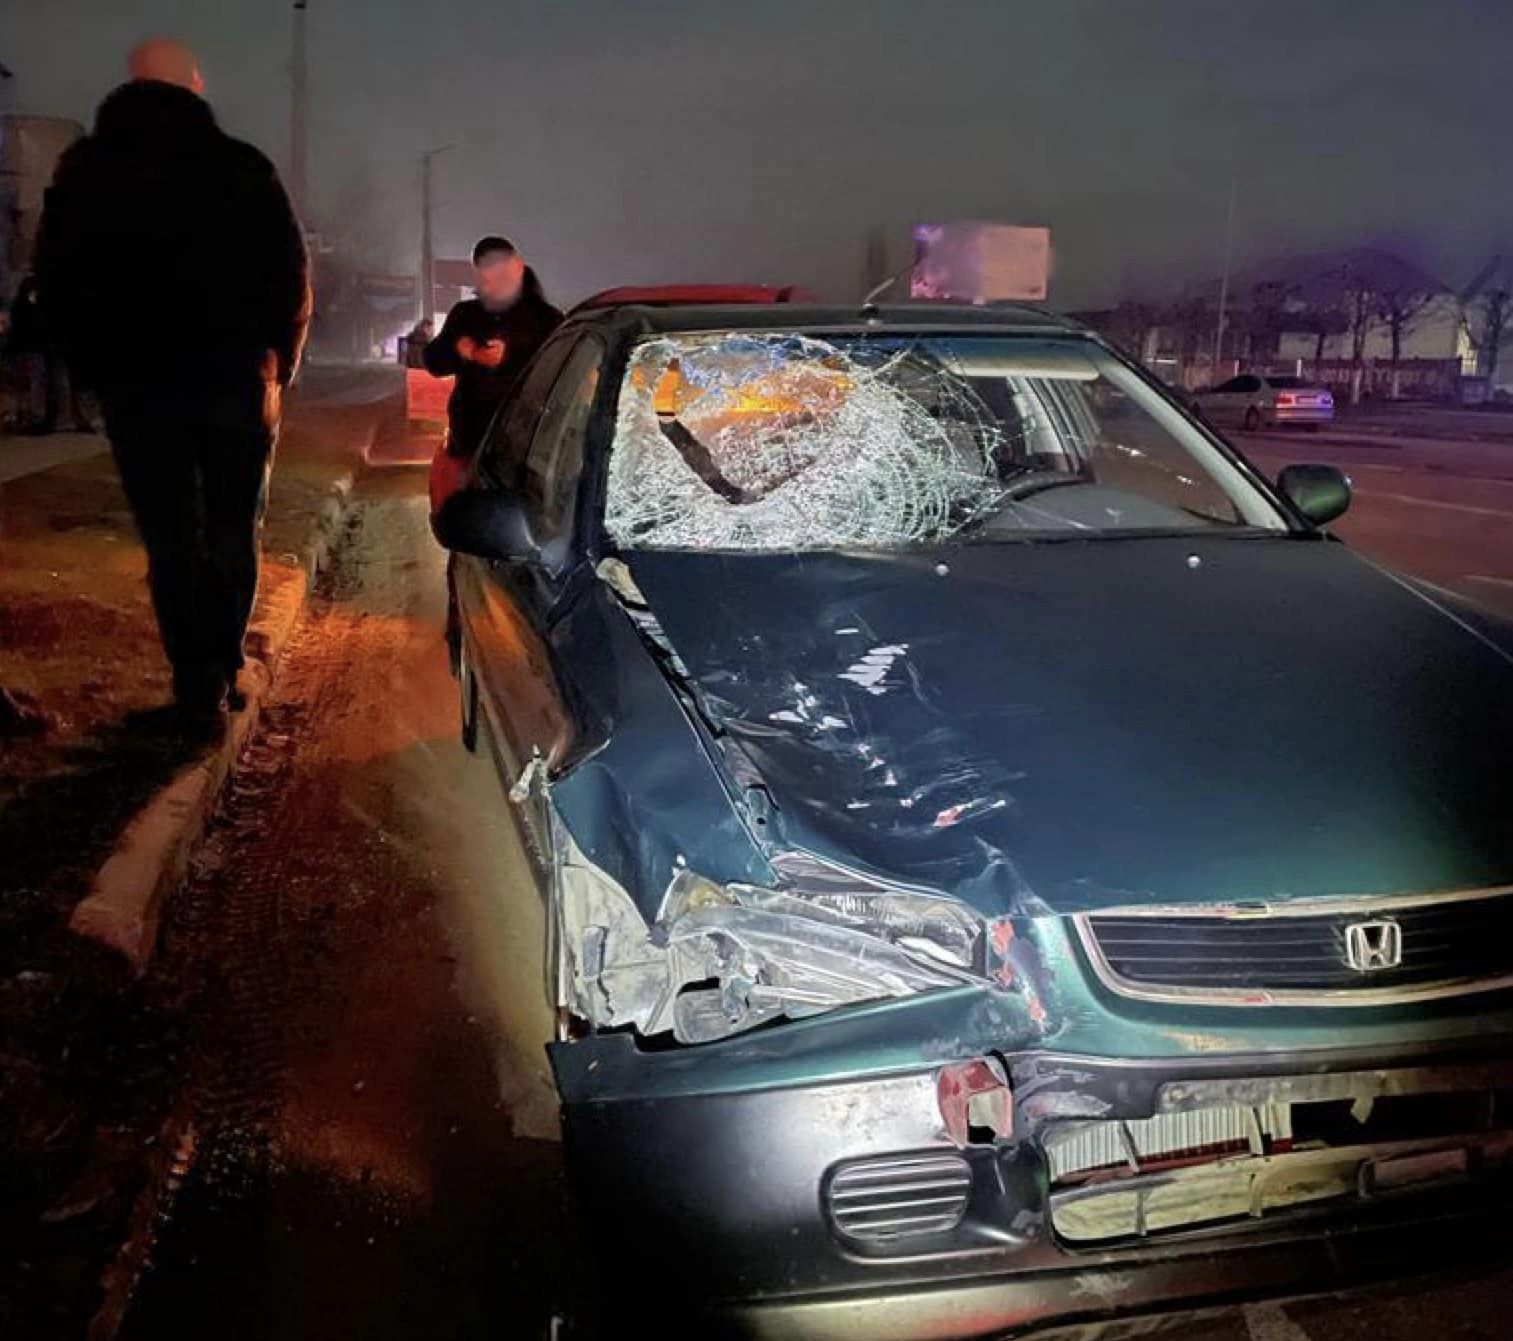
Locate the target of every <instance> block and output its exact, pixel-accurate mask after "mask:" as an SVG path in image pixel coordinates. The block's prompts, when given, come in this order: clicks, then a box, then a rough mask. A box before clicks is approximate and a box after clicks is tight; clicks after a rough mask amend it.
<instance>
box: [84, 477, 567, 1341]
mask: <svg viewBox="0 0 1513 1341" xmlns="http://www.w3.org/2000/svg"><path fill="white" fill-rule="evenodd" d="M417 479H418V477H412V478H411V479H410V481H409V482H408V484H406V483H405V482H404V481H403V480H402V479H389V480H382V479H381V480H379V481H377V482H375V481H374V480H372V479H371V478H370V479H368V480H366V481H365V482H364V484H363V486H362V488H361V489H360V491H359V495H358V497H357V499H356V501H355V505H354V508H353V512H352V515H351V518H350V520H349V522H348V527H347V530H346V532H345V534H344V535H343V537H342V540H341V543H340V544H339V546H338V547H337V550H336V554H335V562H334V563H333V564H332V566H331V568H330V570H329V573H328V575H327V577H326V578H324V579H323V580H322V582H321V584H320V585H319V586H318V587H317V589H316V591H315V592H314V593H313V595H312V600H311V603H310V605H309V607H308V609H307V611H306V615H305V618H304V620H303V622H302V624H301V626H300V628H299V630H298V631H297V632H296V634H295V636H294V638H293V639H292V640H291V642H290V644H289V647H288V649H287V651H286V653H285V656H284V660H283V663H282V665H281V667H280V671H279V676H278V678H277V680H276V682H275V685H274V687H273V689H272V691H271V692H270V696H269V699H268V701H267V703H266V705H265V707H264V710H263V716H262V719H261V721H260V722H259V725H258V730H257V731H256V732H255V733H254V736H253V739H252V740H251V742H250V743H249V746H248V749H247V751H246V752H245V753H244V755H243V759H242V763H241V767H240V769H239V771H238V773H237V775H236V779H235V782H234V784H233V786H232V788H231V790H230V791H229V792H228V795H227V798H226V801H225V803H224V806H223V808H222V811H221V813H220V815H219V816H218V817H217V819H216V821H215V823H214V825H213V828H212V831H211V833H210V836H209V838H208V839H207V842H206V845H205V847H204V848H203V849H202V853H201V855H200V857H199V859H198V860H197V862H196V865H195V868H194V870H193V872H192V875H191V878H190V881H189V882H188V884H187V885H186V888H185V889H184V891H183V892H182V894H181V896H180V897H179V898H178V899H177V900H176V901H175V904H174V907H173V909H172V913H171V919H170V922H169V926H168V928H167V935H166V941H165V947H164V953H163V955H162V956H161V961H160V962H161V965H162V967H161V970H160V971H161V972H162V973H163V974H164V975H165V976H166V977H167V978H169V979H171V980H174V981H176V982H177V983H179V984H184V983H188V984H190V987H189V988H188V989H185V988H183V987H180V988H179V991H180V993H181V994H186V990H187V995H189V996H190V998H191V1000H192V1001H193V1003H194V1004H193V1005H192V1006H191V1011H192V1012H193V1013H194V1014H195V1016H196V1020H195V1027H194V1028H193V1029H192V1031H191V1033H192V1044H191V1047H190V1050H189V1051H190V1056H191V1062H190V1066H189V1078H188V1081H187V1083H186V1085H185V1088H184V1096H183V1099H182V1101H181V1103H180V1105H179V1109H178V1112H177V1114H176V1116H175V1119H174V1121H173V1123H171V1124H170V1127H171V1129H170V1131H169V1132H168V1133H166V1134H165V1137H164V1138H163V1139H161V1140H160V1142H159V1146H160V1148H161V1149H162V1151H163V1154H162V1155H161V1156H160V1161H161V1167H160V1171H159V1177H158V1178H157V1179H156V1180H155V1196H154V1199H153V1200H152V1201H151V1202H150V1203H144V1204H143V1205H142V1207H140V1208H139V1209H140V1214H139V1216H138V1221H137V1225H138V1232H137V1233H136V1234H135V1235H134V1237H133V1242H132V1245H131V1247H130V1249H129V1250H128V1252H127V1253H126V1254H124V1255H123V1257H122V1259H121V1261H120V1263H118V1267H117V1278H118V1279H117V1289H116V1294H117V1295H118V1296H124V1297H127V1298H128V1299H129V1302H128V1304H127V1306H126V1309H125V1317H124V1323H123V1324H122V1326H121V1328H120V1330H119V1332H118V1333H116V1334H115V1335H118V1336H119V1337H120V1338H121V1341H149V1339H150V1341H163V1338H165V1337H178V1336H185V1337H193V1338H195V1341H199V1338H200V1337H202V1336H205V1335H211V1334H214V1335H216V1336H217V1338H218V1341H273V1338H278V1341H316V1338H319V1339H320V1341H325V1338H327V1337H334V1336H362V1337H363V1338H364V1339H365V1341H382V1339H385V1338H390V1337H394V1338H399V1337H405V1338H408V1337H412V1336H416V1335H427V1336H435V1337H438V1338H440V1337H447V1338H454V1337H455V1338H464V1337H466V1338H469V1341H471V1338H473V1337H484V1336H488V1337H493V1336H496V1335H500V1334H505V1335H521V1336H532V1335H536V1334H538V1331H539V1328H538V1326H537V1322H538V1320H539V1319H540V1318H541V1317H542V1316H543V1315H544V1312H545V1311H546V1309H547V1303H546V1296H547V1295H548V1294H551V1293H552V1292H555V1291H558V1290H560V1288H561V1286H560V1278H561V1272H562V1269H563V1260H564V1257H565V1254H563V1253H562V1251H561V1248H560V1244H561V1234H562V1229H561V1222H562V1216H563V1209H562V1205H561V1201H562V1192H561V1185H560V1156H559V1153H558V1150H557V1147H556V1145H555V1144H554V1143H549V1142H546V1141H543V1140H539V1139H534V1138H530V1137H521V1136H519V1135H516V1134H515V1131H514V1126H513V1119H512V1115H511V1111H510V1109H511V1104H512V1100H511V1099H509V1098H507V1097H506V1095H507V1094H508V1093H510V1092H511V1091H512V1090H513V1089H518V1088H519V1085H520V1082H518V1081H516V1080H514V1079H512V1077H514V1076H516V1075H518V1074H520V1071H519V1067H518V1065H517V1064H516V1063H510V1062H507V1061H505V1060H503V1057H504V1054H503V1053H502V1052H501V1051H500V1038H499V1035H498V1034H497V1032H496V1029H495V1024H494V1020H493V1018H492V1017H493V1013H494V1010H495V1007H496V1006H497V1005H498V1002H497V1001H494V1000H492V999H491V997H490V996H489V995H488V992H489V991H490V990H491V989H492V988H493V987H494V986H496V985H497V984H496V983H495V982H494V981H493V980H488V981H486V982H484V992H485V994H484V995H482V996H479V995H478V994H477V993H476V992H471V991H470V989H469V987H468V983H467V982H466V981H465V979H466V978H467V973H466V972H465V971H464V969H463V968H462V967H461V966H462V964H463V963H464V962H465V961H466V962H468V963H471V962H472V960H473V956H472V954H471V953H470V946H477V945H482V946H484V947H485V950H484V952H483V953H484V955H485V959H486V962H487V963H488V964H489V965H490V966H491V967H492V968H493V969H494V970H495V972H496V973H497V974H502V975H504V977H505V978H508V977H509V976H511V975H513V974H515V973H516V972H517V970H516V969H515V967H514V964H513V961H512V960H510V959H508V958H504V959H501V957H500V952H499V951H498V949H497V948H495V949H489V948H487V947H489V946H492V945H494V942H493V941H492V940H491V932H490V930H489V928H488V927H487V926H482V927H480V926H479V925H477V924H474V923H472V922H469V920H468V918H467V916H466V913H467V911H468V909H469V908H473V909H474V910H475V911H476V906H477V905H478V904H479V903H480V902H482V903H484V904H486V905H487V904H489V902H490V901H492V900H494V899H497V898H498V897H499V880H500V869H501V868H500V867H499V866H497V865H494V864H490V863H492V862H494V861H495V860H496V858H497V853H496V854H495V856H493V857H490V858H489V860H488V861H487V862H484V863H482V864H481V865H480V863H479V861H477V860H475V859H474V856H473V855H468V850H469V849H470V848H471V846H472V845H471V844H470V842H469V838H470V836H471V835H473V834H474V833H475V832H476V831H477V826H478V825H480V824H486V823H494V824H496V825H497V824H498V823H499V821H500V820H501V819H504V820H506V821H507V819H508V815H507V811H505V810H504V808H503V796H502V793H501V792H499V791H498V790H497V787H498V784H497V779H496V778H494V776H493V775H492V773H491V772H490V771H488V770H487V768H486V766H485V765H483V764H482V763H481V761H476V760H469V759H468V757H467V756H465V755H464V754H463V753H462V751H461V748H460V746H458V745H457V744H456V697H455V695H456V691H455V688H453V686H452V683H451V681H450V679H449V677H448V675H447V672H446V661H445V652H444V648H443V644H442V640H441V611H442V600H441V593H442V590H443V588H442V576H441V562H440V556H439V554H438V552H437V551H436V550H435V549H434V544H433V542H432V541H431V539H430V536H429V532H428V529H427V527H426V521H425V511H424V506H423V500H422V499H421V497H420V496H419V491H418V489H417V488H416V481H417ZM470 767H473V768H483V769H484V772H483V773H482V774H480V773H479V772H477V771H472V772H469V771H468V769H469V768H470ZM475 855H476V854H475ZM535 963H536V961H535V960H534V959H532V960H531V965H532V968H533V969H534V967H535ZM157 971H159V970H155V972H157ZM484 1017H487V1023H485V1021H484ZM537 1046H538V1051H537V1053H536V1059H537V1061H538V1064H539V1062H540V1053H539V1044H538V1045H537ZM512 1067H513V1068H514V1069H513V1070H512V1069H511V1068H512ZM502 1077H503V1078H502ZM506 1080H508V1081H509V1083H505V1081H506ZM527 1319H529V1320H530V1321H529V1322H526V1320H527ZM501 1329H502V1330H501ZM107 1335H111V1334H110V1333H106V1332H101V1333H99V1334H98V1335H97V1336H96V1337H95V1338H93V1341H102V1338H103V1337H104V1336H107Z"/></svg>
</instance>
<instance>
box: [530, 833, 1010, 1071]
mask: <svg viewBox="0 0 1513 1341" xmlns="http://www.w3.org/2000/svg"><path fill="white" fill-rule="evenodd" d="M553 841H554V845H555V847H556V849H557V857H558V860H557V863H556V865H555V868H554V870H555V875H556V891H555V895H554V903H555V916H556V930H557V938H556V953H557V961H558V968H557V971H556V975H555V976H556V978H557V981H558V982H559V984H560V990H561V996H560V998H559V1001H558V1004H559V1005H561V1006H564V1007H566V1008H567V1009H569V1010H571V1011H572V1012H573V1013H575V1014H577V1015H579V1016H581V1017H582V1018H583V1019H585V1020H587V1021H588V1022H589V1023H590V1024H591V1025H593V1026H596V1027H599V1028H619V1027H624V1026H627V1025H628V1026H631V1027H633V1028H635V1029H636V1030H637V1032H639V1033H641V1034H644V1035H649V1036H650V1035H657V1034H662V1033H666V1032H668V1031H669V1030H670V1031H671V1032H672V1034H673V1036H674V1037H675V1038H676V1039H677V1040H678V1041H679V1042H682V1043H707V1042H712V1041H713V1040H715V1039H718V1038H724V1037H727V1036H728V1035H730V1034H735V1033H740V1032H742V1031H743V1030H747V1029H751V1028H754V1027H756V1026H757V1025H759V1024H763V1023H765V1022H767V1021H769V1020H774V1019H778V1018H787V1019H798V1018H801V1017H803V1016H806V1015H814V1014H817V1013H819V1012H821V1011H827V1010H834V1009H836V1008H837V1007H840V1006H848V1005H854V1004H856V1003H858V1002H863V1001H876V1000H879V999H884V998H888V997H902V996H911V995H914V994H915V993H918V992H929V991H939V990H941V989H944V988H950V987H959V986H961V985H962V984H964V983H970V982H980V981H983V980H984V979H985V978H989V977H990V975H989V974H988V973H987V972H986V971H985V969H984V958H985V946H986V942H987V934H986V927H985V925H984V923H983V920H982V919H981V918H980V917H979V916H978V915H977V914H976V913H975V912H973V911H972V910H971V909H969V908H967V907H966V906H965V905H963V904H961V903H958V902H957V901H956V900H954V899H950V898H947V897H945V896H944V895H939V894H932V893H928V892H924V891H917V890H911V889H903V888H893V887H888V886H883V885H880V884H878V883H876V882H874V881H870V880H868V879H866V878H865V877H861V876H858V875H856V874H854V873H851V872H848V871H844V870H841V869H840V868H837V867H834V866H831V865H829V864H828V863H823V862H819V861H818V860H817V859H815V858H812V857H808V856H803V855H787V854H785V855H784V856H783V857H781V858H779V859H777V860H774V862H773V865H774V867H775V868H776V869H777V870H778V873H779V876H780V878H781V880H782V884H781V886H780V887H778V888H770V889H768V888H761V887H758V886H755V885H744V884H722V883H720V882H719V881H715V880H710V879H708V878H707V877H705V876H703V875H701V874H700V873H698V872H696V871H694V870H691V869H689V868H687V867H681V868H679V869H678V870H677V872H676V873H675V874H674V876H673V879H672V880H671V882H670V883H669V885H668V888H667V890H666V893H665V894H664V896H663V899H662V904H661V908H660V910H659V915H658V917H657V920H656V922H655V923H654V924H652V925H650V926H648V925H647V923H646V921H645V920H644V918H643V917H642V915H641V914H640V912H639V911H638V909H637V907H636V904H635V902H634V901H633V900H632V899H631V898H630V896H629V895H628V894H627V893H626V891H625V890H624V889H623V888H622V887H621V886H620V885H619V884H618V883H616V882H615V881H614V880H613V879H612V878H611V877H610V876H609V874H608V873H607V872H606V871H604V870H603V869H602V868H600V867H599V866H598V865H596V864H595V863H594V862H593V861H591V860H590V859H589V858H588V857H587V855H586V854H585V853H584V852H583V851H582V850H581V849H580V848H579V847H578V845H577V844H576V843H575V842H574V841H573V840H572V836H571V834H570V833H568V832H567V830H566V826H563V825H556V826H554V828H553Z"/></svg>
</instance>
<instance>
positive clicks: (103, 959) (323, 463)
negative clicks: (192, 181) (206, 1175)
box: [0, 401, 390, 1338]
mask: <svg viewBox="0 0 1513 1341" xmlns="http://www.w3.org/2000/svg"><path fill="white" fill-rule="evenodd" d="M389 412H390V407H388V406H386V405H385V404H383V403H364V404H346V405H332V404H322V403H310V404H301V403H299V402H298V401H296V402H294V403H292V404H291V405H290V407H289V411H288V413H287V414H286V418H285V427H284V435H283V440H282V442H281V443H280V446H279V452H278V457H277V460H276V463H275V468H274V475H273V483H272V488H271V492H270V498H269V511H268V517H267V522H266V526H265V530H264V537H263V546H264V566H263V580H262V586H261V588H260V591H259V600H258V611H257V612H256V613H255V614H254V619H253V626H254V630H256V628H257V625H258V621H259V618H260V617H261V616H262V615H263V614H264V613H266V612H267V611H268V610H270V609H272V608H276V607H277V606H278V604H279V603H280V602H281V601H283V602H287V599H288V598H289V596H290V595H292V594H293V593H292V592H291V590H290V588H291V587H292V586H296V585H299V584H302V583H303V581H304V574H305V573H306V572H307V571H308V570H309V567H310V565H311V562H312V559H313V551H314V549H315V547H316V545H317V544H318V543H320V542H319V531H320V527H319V522H320V519H321V516H322V512H323V510H325V509H327V508H328V506H329V502H330V499H331V498H332V494H333V489H334V488H335V487H336V485H337V483H338V481H340V480H342V479H350V477H352V476H353V475H355V474H356V472H357V471H358V470H359V469H360V468H361V464H362V460H363V453H364V450H365V448H366V446H367V444H368V442H370V441H371V439H372V436H373V433H374V430H375V426H376V424H377V423H378V422H379V421H380V419H381V418H382V417H383V416H384V415H386V414H387V413H389ZM145 567H146V558H145V554H144V552H143V550H142V548H141V546H140V544H139V542H138V541H137V538H136V535H135V531H134V529H133V526H132V523H131V518H130V514H129V512H128V510H127V507H126V503H125V499H124V497H123V496H122V494H121V490H120V486H119V483H118V481H117V478H116V474H115V470H114V466H113V464H112V462H111V460H110V458H109V457H108V456H101V457H96V458H93V459H88V460H75V461H71V462H67V463H65V464H62V465H59V466H55V467H53V468H52V469H48V470H44V471H42V472H40V473H34V474H29V475H26V476H23V477H21V478H18V479H13V480H10V481H7V482H5V483H4V484H0V682H3V686H4V688H5V689H6V690H8V691H10V692H12V693H13V694H15V695H16V696H17V698H18V699H19V701H20V702H21V703H23V704H24V705H25V706H26V707H27V708H29V709H33V710H35V711H37V712H40V713H41V714H42V715H43V716H44V717H45V720H46V723H47V727H46V730H45V731H43V732H41V733H40V734H36V735H29V736H22V737H12V738H5V739H0V1093H3V1094H4V1096H5V1099H4V1102H3V1104H0V1335H16V1336H21V1335H25V1336H28V1337H38V1338H43V1337H50V1336H59V1337H64V1336H69V1337H72V1336H77V1335H81V1334H82V1333H81V1330H80V1329H81V1327H82V1323H83V1320H84V1319H87V1317H88V1316H89V1313H90V1311H91V1309H92V1303H91V1301H92V1300H93V1299H95V1298H96V1297H97V1294H98V1280H97V1277H98V1271H99V1266H100V1259H101V1251H102V1247H103V1246H104V1245H107V1244H108V1243H109V1242H110V1241H111V1239H112V1236H113V1235H116V1234H118V1232H119V1229H120V1224H121V1219H122V1217H123V1216H124V1215H125V1213H126V1210H127V1208H128V1207H129V1205H130V1202H131V1198H132V1197H133V1195H134V1194H135V1190H136V1187H137V1186H138V1185H139V1183H140V1173H139V1170H140V1165H141V1159H142V1155H143V1153H144V1151H143V1147H142V1141H143V1133H144V1132H151V1131H152V1130H153V1129H154V1128H155V1125H156V1121H157V1119H158V1116H159V1114H158V1111H157V1110H158V1108H159V1107H160V1106H161V1104H162V1103H163V1102H164V1101H165V1096H166V1095H167V1094H168V1093H169V1092H170V1090H171V1078H172V1072H173V1071H174V1069H175V1046H176V1045H175V1039H174V1031H175V1029H176V1028H177V1024H176V1022H175V1019H174V1012H173V1011H172V1009H168V1008H166V1007H169V1006H171V1003H165V1002H162V1001H159V1002H157V1003H156V1004H155V1005H154V1006H153V1007H152V1008H150V1009H143V1004H144V1003H142V1002H140V1001H137V1000H136V999H135V994H134V992H133V989H132V988H131V984H130V980H129V975H128V974H127V973H126V971H125V968H124V965H123V964H121V963H120V962H119V961H118V960H117V959H116V958H115V957H114V956H112V955H111V954H110V953H109V952H107V951H105V950H103V949H102V948H100V947H98V946H94V945H92V944H90V943H88V942H86V941H84V940H82V939H81V938H79V937H77V936H74V935H72V934H70V933H69V932H68V930H67V927H68V919H69V916H70V913H71V912H72V910H73V908H74V906H75V905H76V904H77V903H78V902H79V901H80V900H81V899H82V898H83V897H84V896H85V895H86V894H87V893H88V891H89V888H90V883H91V880H92V878H93V876H94V874H95V872H96V871H97V870H98V868H99V867H100V865H101V863H102V862H103V861H104V860H105V858H106V857H107V856H108V855H109V853H110V852H111V850H112V848H113V846H114V844H115V842H116V840H117V838H118V837H119V835H120V834H121V832H122V830H123V829H124V828H125V826H126V825H127V823H128V821H129V820H130V819H131V817H132V816H133V815H134V814H136V813H137V812H138V811H139V810H140V809H141V808H142V807H143V805H145V804H146V803H147V801H148V800H150V799H151V798H152V797H153V795H154V794H155V793H156V792H157V791H158V790H159V789H160V788H162V787H163V786H165V785H166V784H167V783H168V782H169V780H170V779H172V778H173V777H175V776H176V775H178V774H179V773H180V772H181V771H182V770H183V769H185V768H186V767H188V766H189V765H191V764H193V763H194V762H195V761H196V760H197V759H199V758H201V757H203V755H204V754H205V753H206V751H207V749H208V746H207V745H206V744H195V743H191V742H188V741H185V740H184V739H182V738H181V737H179V736H177V735H176V734H174V733H173V732H171V731H169V730H167V729H165V727H164V725H163V723H162V718H161V716H154V713H153V710H154V709H157V708H160V707H161V706H162V705H164V704H165V703H166V702H167V701H168V699H169V678H168V668H167V665H166V663H165V662H164V660H163V657H162V653H161V650H160V648H159V645H158V641H157V635H156V630H155V626H154V623H153V619H152V611H151V607H150V605H149V601H148V595H147V589H146V585H145V582H144V580H143V579H144V573H145ZM249 645H250V647H251V649H252V650H253V652H254V653H256V651H257V640H256V638H255V637H254V638H253V639H251V640H250V644H249Z"/></svg>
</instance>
